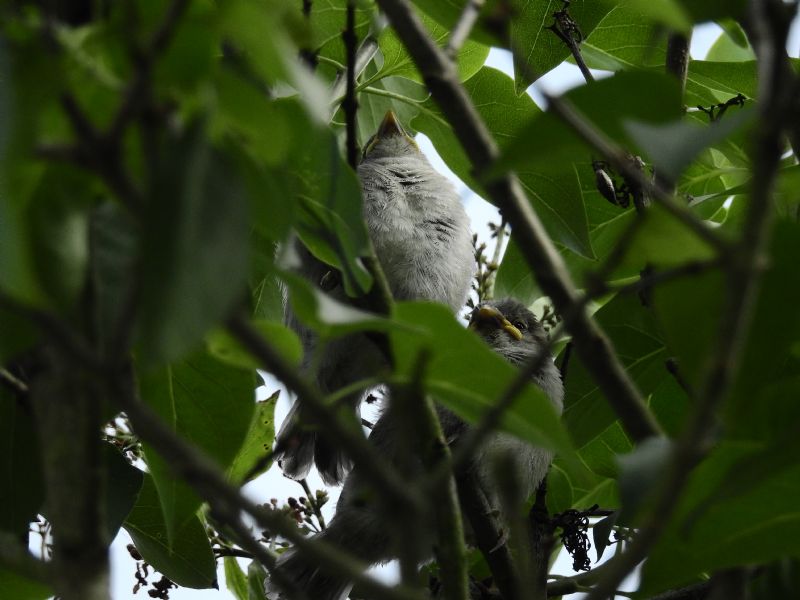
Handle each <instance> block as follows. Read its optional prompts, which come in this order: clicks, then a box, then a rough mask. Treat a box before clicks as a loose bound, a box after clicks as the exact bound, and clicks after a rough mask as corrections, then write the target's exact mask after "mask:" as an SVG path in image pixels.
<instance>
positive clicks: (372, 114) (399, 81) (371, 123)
mask: <svg viewBox="0 0 800 600" xmlns="http://www.w3.org/2000/svg"><path fill="white" fill-rule="evenodd" d="M429 96H430V94H429V93H428V89H427V88H426V87H425V86H424V85H422V84H419V83H417V82H415V81H411V80H410V79H405V78H404V77H385V78H383V79H381V80H380V81H376V82H375V83H373V84H371V85H370V86H368V87H366V88H364V90H362V91H361V94H360V95H359V100H358V114H357V119H358V142H359V144H360V145H361V146H362V147H363V146H364V145H365V144H366V143H367V141H368V140H369V138H370V137H372V136H373V135H374V134H375V132H376V131H377V130H378V127H379V126H380V124H381V122H382V121H383V118H384V117H385V116H386V113H387V111H390V110H391V111H392V112H394V114H395V115H396V116H397V118H398V120H399V121H400V122H401V123H403V124H405V125H407V126H410V124H411V122H412V121H413V119H414V118H415V117H416V116H417V115H418V114H419V112H420V110H422V108H423V105H424V103H425V101H426V100H427V99H428V97H429ZM339 115H340V118H341V119H342V120H344V117H343V115H341V111H340V113H339Z"/></svg>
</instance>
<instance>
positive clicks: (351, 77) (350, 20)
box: [342, 0, 358, 169]
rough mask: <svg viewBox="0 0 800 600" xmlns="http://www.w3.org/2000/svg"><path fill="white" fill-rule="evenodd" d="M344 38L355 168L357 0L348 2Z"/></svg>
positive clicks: (348, 121) (347, 106)
mask: <svg viewBox="0 0 800 600" xmlns="http://www.w3.org/2000/svg"><path fill="white" fill-rule="evenodd" d="M342 40H343V41H344V47H345V51H346V54H347V73H346V78H347V86H346V88H347V92H346V94H345V97H344V102H342V108H343V109H344V117H345V128H346V133H347V164H349V165H350V166H351V167H352V168H353V169H355V168H356V165H357V164H358V142H357V141H356V111H357V110H358V101H357V100H356V70H355V64H356V42H357V41H358V40H357V39H356V5H355V0H348V2H347V23H346V24H345V28H344V31H343V32H342Z"/></svg>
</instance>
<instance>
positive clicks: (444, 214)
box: [277, 113, 475, 485]
mask: <svg viewBox="0 0 800 600" xmlns="http://www.w3.org/2000/svg"><path fill="white" fill-rule="evenodd" d="M358 177H359V180H360V181H361V187H362V192H363V202H364V205H363V212H364V219H365V221H366V224H367V229H368V231H369V235H370V238H371V240H372V243H373V245H374V247H375V253H376V255H377V258H378V260H379V261H380V263H381V266H382V268H383V270H384V273H385V274H386V279H387V281H388V284H389V287H390V288H391V291H392V294H393V295H394V297H395V299H397V300H432V301H435V302H441V303H443V304H445V305H447V306H449V307H450V309H451V310H452V311H454V312H455V311H457V310H459V309H460V308H461V307H462V306H463V305H464V302H465V301H466V298H467V294H468V292H469V288H470V282H471V279H472V275H473V273H474V271H475V258H474V251H473V248H472V241H471V239H472V238H471V233H470V225H469V218H468V217H467V214H466V212H465V211H464V208H463V207H462V205H461V200H460V198H459V197H458V194H457V193H456V191H455V189H454V188H453V186H452V184H451V183H450V182H449V181H448V180H447V179H446V178H445V177H444V176H442V175H441V174H439V173H438V172H436V170H434V169H433V167H431V165H430V163H428V160H427V159H426V158H425V156H424V155H423V154H422V152H420V150H419V148H418V147H417V145H416V143H415V142H414V140H413V139H412V138H411V137H409V136H408V134H406V133H405V132H404V131H403V129H402V127H400V126H399V125H398V124H397V122H396V121H395V118H394V115H393V114H391V113H389V114H387V116H386V119H384V121H383V123H382V125H381V127H380V128H379V130H378V132H377V133H376V135H375V136H373V138H372V139H371V140H370V141H369V142H368V143H367V144H366V146H365V151H364V158H363V160H362V162H361V164H360V165H359V166H358ZM295 244H296V251H297V254H298V256H299V267H298V268H297V271H298V272H299V273H300V274H301V275H303V276H304V277H305V278H306V279H308V280H309V281H311V282H312V283H313V284H314V285H318V286H320V287H321V288H324V289H325V291H327V292H328V293H329V294H330V295H331V296H333V297H334V298H336V299H337V300H340V301H343V302H344V301H346V297H345V294H344V290H343V289H342V286H341V285H335V284H334V285H333V286H332V285H331V279H332V278H331V277H330V267H328V266H327V265H325V264H324V263H322V262H320V261H319V260H317V259H316V258H314V257H313V256H312V255H311V253H310V252H308V250H306V249H305V248H304V247H303V246H302V245H301V244H300V243H299V241H296V242H295ZM334 281H335V279H334ZM330 288H332V289H330ZM286 321H287V323H288V324H289V326H290V327H292V328H293V329H294V330H295V331H297V332H298V334H299V335H300V338H301V340H302V342H303V347H304V355H305V358H304V365H303V366H304V369H305V371H306V372H307V373H309V374H310V375H311V376H313V377H314V379H315V380H316V382H317V384H318V386H319V388H320V390H321V391H322V392H323V393H326V394H327V393H330V392H334V391H336V390H339V389H341V388H342V387H345V386H347V385H349V384H351V383H353V382H355V381H358V380H359V379H363V378H365V377H367V376H368V375H370V374H372V373H374V372H375V369H376V368H377V367H380V366H381V365H382V358H381V353H380V351H379V349H378V348H377V347H376V346H375V345H374V344H373V343H372V342H370V341H369V339H367V338H366V337H365V336H363V335H350V336H346V337H343V338H340V339H337V340H334V341H332V342H330V343H328V344H326V345H325V346H324V347H320V344H319V340H318V338H317V337H316V335H315V334H314V333H313V332H311V331H310V330H308V329H307V328H305V327H303V325H302V324H301V323H299V322H298V321H297V319H296V318H295V317H294V315H293V314H292V312H291V310H289V308H288V304H287V309H286ZM362 396H363V394H354V395H353V396H352V397H350V398H348V399H347V402H346V403H347V404H349V405H350V406H352V407H353V409H354V410H356V411H358V407H359V404H360V402H361V399H362ZM278 440H279V445H280V446H281V447H283V450H282V451H280V452H278V456H277V458H278V460H279V462H280V464H281V467H282V468H283V471H284V473H285V474H286V475H288V476H290V477H292V478H295V479H301V478H303V477H305V476H306V475H307V473H308V471H309V468H310V467H311V464H312V462H313V463H314V464H316V466H317V469H318V470H319V472H320V475H321V476H322V479H323V481H324V482H325V483H326V484H328V485H335V484H338V483H340V482H341V481H342V480H343V479H344V477H345V475H346V474H347V472H348V471H349V469H350V466H351V462H350V460H349V458H348V457H347V456H346V455H345V454H344V453H343V452H342V451H341V450H339V449H337V448H334V447H332V446H331V445H330V444H328V443H326V441H325V440H323V439H322V438H321V437H320V436H318V435H317V433H316V431H315V430H314V427H313V425H312V424H310V423H309V419H308V418H307V417H306V415H304V414H303V408H302V406H300V405H298V404H295V406H294V407H293V408H292V411H291V413H290V415H289V417H287V419H286V420H285V422H284V425H283V427H282V429H281V431H280V432H279V434H278Z"/></svg>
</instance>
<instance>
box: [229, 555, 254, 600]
mask: <svg viewBox="0 0 800 600" xmlns="http://www.w3.org/2000/svg"><path fill="white" fill-rule="evenodd" d="M223 563H224V565H225V587H227V588H228V591H229V592H230V593H231V594H233V595H234V596H236V600H248V592H247V576H246V575H245V574H244V571H242V567H240V566H239V562H238V561H237V559H236V557H234V556H226V557H225V558H224V559H223Z"/></svg>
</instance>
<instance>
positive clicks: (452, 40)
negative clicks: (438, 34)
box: [444, 0, 486, 60]
mask: <svg viewBox="0 0 800 600" xmlns="http://www.w3.org/2000/svg"><path fill="white" fill-rule="evenodd" d="M485 1H486V0H467V3H466V4H464V8H462V9H461V15H460V16H459V17H458V21H457V22H456V24H455V26H454V27H453V31H451V32H450V37H449V38H448V40H447V44H445V47H444V51H445V53H446V54H447V56H449V57H450V59H451V60H456V57H457V56H458V53H459V52H460V51H461V47H462V46H463V45H464V43H465V42H466V41H467V38H469V34H470V32H471V31H472V28H473V27H475V23H477V22H478V17H479V16H480V14H481V9H482V8H483V5H484V3H485Z"/></svg>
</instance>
